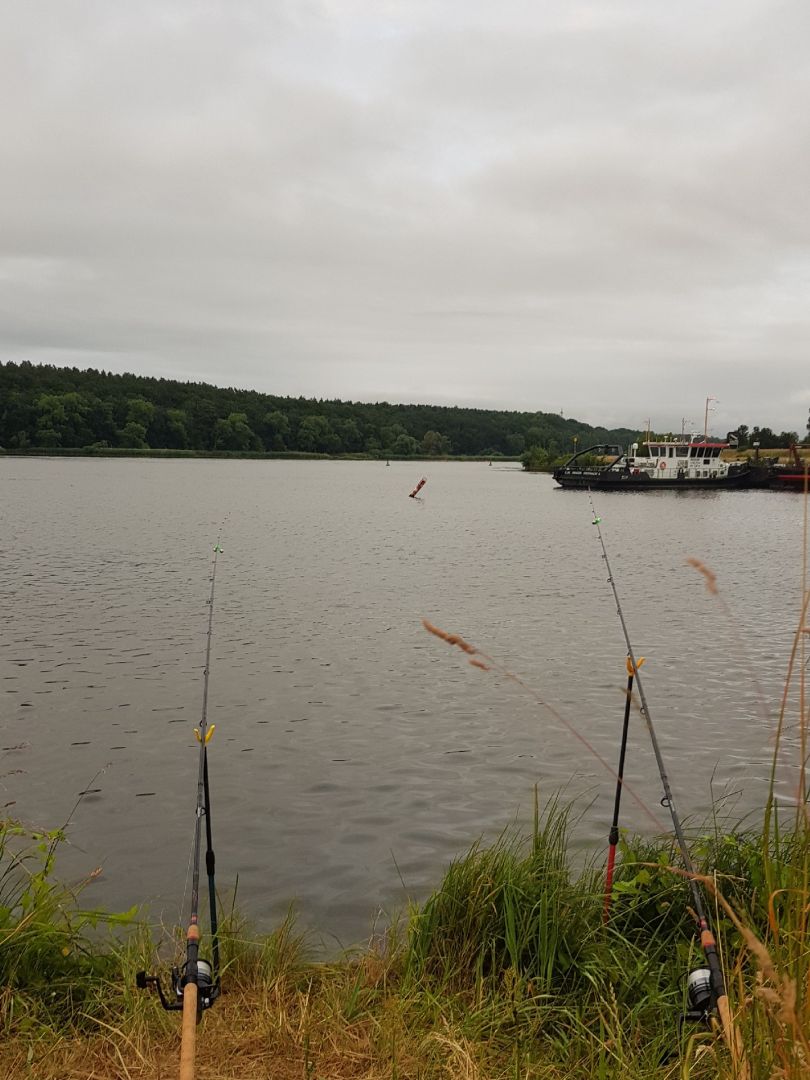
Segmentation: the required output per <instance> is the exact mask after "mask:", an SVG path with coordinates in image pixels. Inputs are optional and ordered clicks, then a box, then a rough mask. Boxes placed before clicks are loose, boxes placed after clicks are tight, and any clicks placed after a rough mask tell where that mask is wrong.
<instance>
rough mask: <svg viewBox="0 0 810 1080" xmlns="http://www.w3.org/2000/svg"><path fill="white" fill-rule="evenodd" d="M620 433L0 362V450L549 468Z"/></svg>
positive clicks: (521, 417) (463, 411)
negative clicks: (534, 460) (450, 461)
mask: <svg viewBox="0 0 810 1080" xmlns="http://www.w3.org/2000/svg"><path fill="white" fill-rule="evenodd" d="M637 435H638V432H637V431H631V430H629V429H626V428H620V429H617V430H607V429H605V428H598V427H597V428H595V427H591V426H590V425H588V424H584V423H582V422H581V421H579V420H574V419H570V418H564V417H562V416H560V415H558V414H556V413H548V412H506V411H496V410H491V409H467V408H449V407H441V406H437V405H395V404H389V403H388V402H384V401H383V402H376V403H374V404H361V403H359V402H351V401H323V400H318V399H310V398H303V397H299V398H291V397H275V396H273V395H270V394H261V393H258V392H257V391H255V390H236V389H232V388H231V389H224V388H220V387H216V386H211V385H208V384H207V383H189V382H178V381H176V380H173V379H154V378H147V377H145V376H142V375H130V374H125V375H117V374H113V373H111V372H107V371H96V370H94V369H88V370H80V369H79V368H68V367H52V366H50V365H39V364H31V363H27V362H23V363H20V364H15V363H5V364H4V363H0V448H2V449H4V450H6V451H10V452H12V453H13V452H20V451H23V452H32V451H35V450H37V449H40V450H48V451H56V452H59V451H60V450H73V451H75V452H80V451H86V452H89V453H93V452H96V453H104V452H105V451H110V452H113V451H114V450H116V449H118V450H136V451H138V450H140V451H146V450H149V449H153V450H166V451H176V452H178V453H182V452H198V453H206V452H207V453H211V452H213V453H218V452H219V453H228V452H230V453H240V454H250V453H273V454H293V453H305V454H329V455H344V454H351V455H363V456H369V457H376V458H380V457H446V456H450V455H453V456H470V457H493V456H499V455H500V456H506V457H520V456H521V455H523V454H524V453H525V452H528V451H531V450H537V451H540V452H542V454H543V455H544V456H545V455H547V456H548V457H549V458H553V457H557V456H559V455H561V454H568V453H572V452H573V450H574V449H575V448H579V449H582V448H584V447H586V446H590V445H593V444H596V443H621V444H622V445H627V444H628V443H629V442H631V441H632V440H633V439H635V438H636V437H637Z"/></svg>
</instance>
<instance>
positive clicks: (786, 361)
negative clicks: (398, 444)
mask: <svg viewBox="0 0 810 1080" xmlns="http://www.w3.org/2000/svg"><path fill="white" fill-rule="evenodd" d="M0 12H2V25H1V26H0V96H2V101H3V108H2V112H1V113H0V359H6V360H22V359H28V360H32V361H35V362H43V363H53V364H63V363H68V364H75V365H77V366H81V367H87V366H92V367H97V368H106V369H108V370H113V371H124V370H126V371H134V372H137V373H142V374H150V375H164V376H167V377H170V378H180V379H195V380H198V379H199V380H206V381H210V382H213V383H216V384H218V385H224V386H228V385H233V386H240V387H251V388H256V389H259V390H262V391H265V392H268V393H275V394H294V395H298V394H303V395H305V396H311V397H339V398H343V399H353V400H355V401H378V400H388V401H413V402H434V403H438V404H464V405H474V406H479V407H482V408H514V409H530V410H535V409H540V410H547V411H556V412H559V411H560V410H562V411H564V413H565V415H566V416H575V417H577V418H579V419H582V420H586V421H589V422H591V423H606V424H608V425H627V426H631V427H635V426H642V425H643V423H644V421H646V420H647V418H650V419H651V420H652V425H653V427H654V428H656V429H658V430H664V429H668V428H677V429H678V430H680V427H681V421H682V419H685V420H686V421H687V425H688V426H689V425H690V424H692V423H694V424H695V425H696V426H697V427H699V428H702V426H703V409H704V402H705V399H706V397H707V396H708V395H712V396H713V397H716V398H718V399H719V402H718V403H717V404H716V405H715V409H716V411H715V412H714V414H713V415H712V419H711V423H710V426H714V428H715V429H716V430H717V431H722V432H724V431H725V430H726V429H727V428H728V427H731V426H736V424H738V423H740V422H746V423H748V424H755V423H758V424H761V425H769V426H771V427H774V428H775V429H776V430H777V431H780V430H782V429H794V430H799V431H803V430H804V426H805V423H806V420H807V414H808V407H810V357H808V342H809V341H810V303H808V299H810V297H809V295H808V285H809V284H810V212H809V211H810V205H809V201H810V200H809V196H810V168H809V167H808V166H810V63H809V62H808V56H810V4H808V3H807V0H795V2H792V0H788V2H785V3H780V2H778V0H720V2H716V3H706V0H701V2H699V3H698V2H693V0H681V2H680V3H672V0H666V2H658V0H627V2H624V0H612V2H611V0H598V2H591V3H580V2H578V0H526V2H517V0H497V2H495V3H493V2H492V0H460V2H454V0H424V2H423V0H289V2H273V0H223V2H213V0H211V2H194V0H184V2H182V3H180V2H175V0H159V2H152V0H137V2H135V3H125V2H124V0H97V2H87V0H86V2H78V0H50V2H41V0H0Z"/></svg>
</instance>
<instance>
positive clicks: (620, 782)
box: [602, 656, 644, 922]
mask: <svg viewBox="0 0 810 1080" xmlns="http://www.w3.org/2000/svg"><path fill="white" fill-rule="evenodd" d="M643 663H644V657H643V656H640V657H639V659H638V666H639V667H641V665H642V664H643ZM635 670H636V669H635V668H634V667H633V664H632V662H631V660H630V657H629V656H628V657H627V689H626V691H625V693H626V695H627V700H626V701H625V703H624V723H623V725H622V742H621V747H620V749H619V767H618V769H617V770H616V796H615V799H614V801H613V821H612V823H611V826H610V833H609V834H608V859H607V867H606V869H605V907H604V911H603V912H602V921H603V922H607V921H608V916H609V915H610V901H611V899H612V896H613V867H614V864H615V862H616V845H617V844H618V843H619V808H620V807H621V802H622V788H623V787H624V759H625V755H626V754H627V733H628V730H629V728H630V705H631V704H632V701H633V675H634V673H635Z"/></svg>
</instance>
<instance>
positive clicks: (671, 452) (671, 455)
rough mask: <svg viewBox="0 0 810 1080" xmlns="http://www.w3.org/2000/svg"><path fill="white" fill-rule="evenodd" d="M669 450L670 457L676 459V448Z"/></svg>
mask: <svg viewBox="0 0 810 1080" xmlns="http://www.w3.org/2000/svg"><path fill="white" fill-rule="evenodd" d="M668 449H669V456H670V457H675V447H674V446H670V447H669V448H668Z"/></svg>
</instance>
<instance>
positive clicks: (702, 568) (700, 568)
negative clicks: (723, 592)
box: [686, 558, 718, 596]
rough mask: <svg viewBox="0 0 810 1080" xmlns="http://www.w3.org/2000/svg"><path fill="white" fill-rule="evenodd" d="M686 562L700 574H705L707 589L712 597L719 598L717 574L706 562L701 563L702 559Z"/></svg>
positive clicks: (692, 559)
mask: <svg viewBox="0 0 810 1080" xmlns="http://www.w3.org/2000/svg"><path fill="white" fill-rule="evenodd" d="M686 561H687V563H688V564H689V566H693V567H694V568H695V570H697V572H698V573H699V574H703V577H704V578H705V579H706V588H707V589H708V590H709V592H710V593H711V594H712V596H717V593H718V588H717V574H715V573H714V571H713V570H710V569H709V568H708V566H707V565H706V564H705V563H704V562H701V561H700V559H695V558H689V559H687V560H686Z"/></svg>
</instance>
